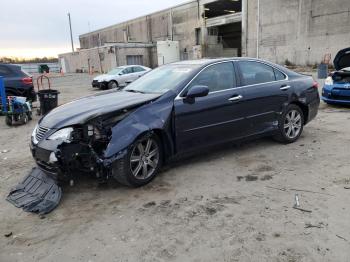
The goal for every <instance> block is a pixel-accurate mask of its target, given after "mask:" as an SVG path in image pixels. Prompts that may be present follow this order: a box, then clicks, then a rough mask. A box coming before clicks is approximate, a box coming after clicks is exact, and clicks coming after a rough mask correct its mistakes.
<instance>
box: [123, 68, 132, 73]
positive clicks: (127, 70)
mask: <svg viewBox="0 0 350 262" xmlns="http://www.w3.org/2000/svg"><path fill="white" fill-rule="evenodd" d="M122 73H123V75H127V74H131V73H132V68H131V67H128V68H125V69H124V70H123V72H122Z"/></svg>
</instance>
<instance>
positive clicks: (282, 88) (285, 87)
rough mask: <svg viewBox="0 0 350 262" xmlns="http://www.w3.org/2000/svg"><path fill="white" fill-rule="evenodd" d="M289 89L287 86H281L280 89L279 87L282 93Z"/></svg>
mask: <svg viewBox="0 0 350 262" xmlns="http://www.w3.org/2000/svg"><path fill="white" fill-rule="evenodd" d="M289 88H290V86H289V85H284V86H281V87H280V89H281V90H282V91H286V90H288V89H289Z"/></svg>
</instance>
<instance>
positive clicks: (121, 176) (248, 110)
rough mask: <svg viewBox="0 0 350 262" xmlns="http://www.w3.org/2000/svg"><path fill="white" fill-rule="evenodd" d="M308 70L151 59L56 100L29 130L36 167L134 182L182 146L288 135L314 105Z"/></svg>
mask: <svg viewBox="0 0 350 262" xmlns="http://www.w3.org/2000/svg"><path fill="white" fill-rule="evenodd" d="M319 103H320V97H319V93H318V84H317V82H315V81H314V80H313V78H312V77H310V76H307V75H302V74H298V73H295V72H293V71H290V70H288V69H286V68H284V67H282V66H279V65H276V64H272V63H269V62H266V61H262V60H258V59H250V58H232V59H203V60H194V61H182V62H177V63H173V64H168V65H165V66H161V67H159V68H156V69H154V70H152V71H151V72H149V73H148V74H146V75H144V76H143V77H142V78H140V79H138V80H136V81H134V82H133V83H131V84H130V85H128V86H127V87H126V88H125V89H123V90H121V91H118V90H116V89H114V90H112V91H106V92H102V93H98V94H95V95H92V96H88V97H84V98H81V99H78V100H75V101H73V102H71V103H67V104H65V105H62V106H60V107H58V108H56V109H54V110H52V111H51V112H50V113H49V114H47V115H46V116H44V117H43V118H42V119H41V120H40V121H39V123H38V125H37V127H36V128H35V129H34V131H33V134H32V142H31V150H32V154H33V157H34V159H35V161H36V163H37V165H38V166H39V168H41V169H42V170H43V171H44V172H45V173H47V174H50V175H52V176H54V177H57V178H62V179H64V178H68V179H74V174H76V173H77V172H83V173H84V174H87V173H92V174H95V175H96V177H98V178H100V179H101V178H102V179H104V180H105V179H107V178H115V179H116V180H117V181H118V182H120V183H122V184H125V185H129V186H142V185H144V184H146V183H148V182H150V181H151V180H152V179H153V178H154V177H155V175H156V174H157V172H158V170H159V168H160V167H161V165H162V163H164V162H166V161H167V160H169V159H171V158H172V157H173V156H175V155H181V154H183V153H185V152H189V151H194V150H195V151H199V150H202V151H203V150H209V149H208V148H209V147H208V146H211V145H215V144H220V143H227V142H230V141H234V140H241V139H246V138H253V137H260V136H273V137H274V138H275V139H276V140H278V141H280V142H282V143H292V142H294V141H296V140H297V139H298V138H299V137H300V135H301V133H302V131H303V127H304V125H306V124H307V123H309V122H310V121H311V120H312V119H313V118H314V117H315V116H316V114H317V112H318V106H319Z"/></svg>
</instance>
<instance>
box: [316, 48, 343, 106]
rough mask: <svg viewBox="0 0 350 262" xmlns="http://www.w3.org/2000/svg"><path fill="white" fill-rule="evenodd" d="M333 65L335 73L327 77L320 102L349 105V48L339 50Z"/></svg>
mask: <svg viewBox="0 0 350 262" xmlns="http://www.w3.org/2000/svg"><path fill="white" fill-rule="evenodd" d="M333 64H334V67H335V69H336V70H337V71H334V72H332V73H330V75H329V76H328V77H327V79H326V81H325V84H324V86H323V89H322V100H323V101H324V102H325V103H327V104H342V105H350V48H345V49H342V50H340V51H339V52H338V53H337V55H336V57H335V58H334V61H333Z"/></svg>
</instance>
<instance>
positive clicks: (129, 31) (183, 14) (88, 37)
mask: <svg viewBox="0 0 350 262" xmlns="http://www.w3.org/2000/svg"><path fill="white" fill-rule="evenodd" d="M172 21H173V22H172ZM196 27H200V20H199V18H198V4H197V2H190V3H186V4H184V5H180V6H177V7H174V8H171V9H167V10H164V11H160V12H157V13H153V14H150V15H147V16H144V17H140V18H136V19H133V20H130V21H127V22H124V23H120V24H117V25H114V26H110V27H107V28H104V29H101V30H97V31H95V32H91V33H88V34H84V35H81V36H80V37H79V40H80V47H81V48H82V49H87V48H93V47H96V46H100V45H104V44H105V43H108V42H110V43H111V42H114V43H115V42H139V43H140V42H141V43H152V42H153V43H155V42H157V41H163V40H167V39H172V40H175V41H179V42H180V51H181V52H182V54H181V57H187V56H188V55H187V54H183V53H185V52H189V53H190V54H189V58H191V51H192V46H193V45H195V33H194V31H195V30H194V28H196Z"/></svg>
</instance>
